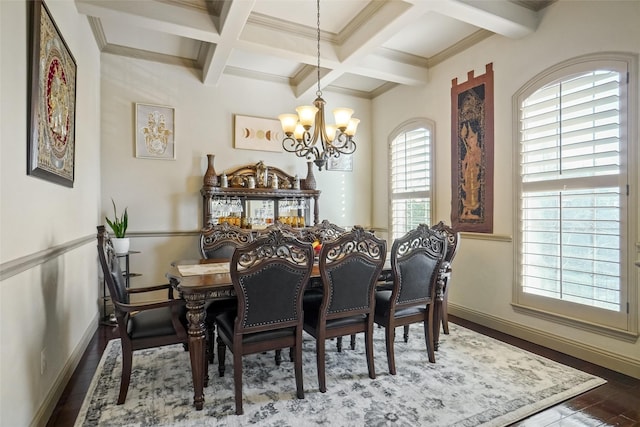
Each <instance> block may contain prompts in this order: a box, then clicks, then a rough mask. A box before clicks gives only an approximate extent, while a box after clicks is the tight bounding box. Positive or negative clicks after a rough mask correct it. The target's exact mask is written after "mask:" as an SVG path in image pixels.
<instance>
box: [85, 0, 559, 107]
mask: <svg viewBox="0 0 640 427" xmlns="http://www.w3.org/2000/svg"><path fill="white" fill-rule="evenodd" d="M552 1H554V0H530V1H529V0H527V1H523V0H385V1H383V0H321V1H320V28H321V44H320V56H321V73H320V74H321V87H322V89H330V90H333V91H342V92H345V93H349V94H352V95H355V96H361V97H365V98H373V97H375V96H377V95H378V94H380V93H383V92H384V91H386V90H388V89H390V88H391V87H394V86H395V85H399V84H400V85H418V84H423V83H425V82H426V81H427V74H428V70H429V68H430V67H432V66H434V65H435V64H438V63H439V62H441V61H443V60H444V59H446V58H448V57H450V56H452V55H455V54H457V53H459V52H461V51H464V50H465V49H467V48H468V47H470V46H472V45H474V44H475V43H478V42H479V41H481V40H483V39H485V38H487V37H489V36H491V35H493V34H498V35H500V36H502V37H508V38H513V39H517V38H520V37H524V36H526V35H528V34H531V33H533V32H534V31H536V28H537V26H538V22H539V19H540V16H539V14H540V10H542V9H543V8H544V7H546V6H547V5H548V4H549V3H551V2H552ZM75 4H76V7H77V9H78V12H79V13H81V14H84V15H86V16H87V19H88V20H89V22H90V24H91V27H92V29H93V33H94V36H95V39H96V42H97V44H98V46H99V48H100V50H101V51H102V52H103V53H106V54H113V55H121V56H126V57H134V58H141V59H145V60H148V61H155V62H161V63H169V64H174V65H177V66H181V67H188V68H190V69H192V70H194V72H195V73H196V74H197V75H198V76H199V77H200V79H201V80H202V83H203V84H204V85H217V84H218V83H219V82H220V80H221V77H222V76H223V75H224V74H233V75H238V76H244V77H248V78H255V79H262V80H271V81H279V82H284V83H286V84H288V85H289V86H290V87H291V90H292V92H293V93H294V95H295V96H296V97H303V96H312V95H313V94H314V93H315V91H316V88H317V87H316V86H317V60H318V58H317V39H316V37H317V30H316V25H317V18H318V15H317V11H316V1H314V0H76V1H75Z"/></svg>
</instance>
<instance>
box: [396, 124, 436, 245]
mask: <svg viewBox="0 0 640 427" xmlns="http://www.w3.org/2000/svg"><path fill="white" fill-rule="evenodd" d="M391 204H392V206H391V212H392V230H393V238H394V239H395V238H397V237H400V236H402V235H404V234H405V233H407V232H408V231H410V230H412V229H414V228H416V227H417V226H418V224H421V223H426V224H430V222H431V217H430V216H431V215H430V212H431V132H430V131H429V129H426V128H424V127H420V128H417V129H414V130H410V131H408V132H405V133H402V134H400V135H399V136H398V137H396V138H395V139H394V140H393V142H392V143H391Z"/></svg>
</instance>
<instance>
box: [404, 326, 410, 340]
mask: <svg viewBox="0 0 640 427" xmlns="http://www.w3.org/2000/svg"><path fill="white" fill-rule="evenodd" d="M403 337H404V342H409V325H404V335H403Z"/></svg>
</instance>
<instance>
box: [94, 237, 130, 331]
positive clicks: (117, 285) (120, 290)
mask: <svg viewBox="0 0 640 427" xmlns="http://www.w3.org/2000/svg"><path fill="white" fill-rule="evenodd" d="M97 228H98V236H97V237H98V258H99V259H100V265H101V266H102V274H103V276H104V281H105V282H106V283H107V288H108V289H109V295H110V296H111V301H112V302H113V306H114V310H115V313H116V318H117V319H118V322H120V317H121V316H120V315H119V314H122V312H121V311H120V310H119V304H129V293H128V292H127V287H126V283H125V278H124V276H123V274H122V269H121V268H120V262H119V260H118V256H117V255H116V252H115V250H114V249H113V243H112V242H111V238H110V237H109V233H108V232H107V230H106V228H105V226H104V225H99V226H98V227H97ZM122 315H124V314H122Z"/></svg>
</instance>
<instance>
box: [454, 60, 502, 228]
mask: <svg viewBox="0 0 640 427" xmlns="http://www.w3.org/2000/svg"><path fill="white" fill-rule="evenodd" d="M485 68H486V72H485V74H483V75H481V76H478V77H474V73H473V71H469V72H468V73H467V81H466V82H465V83H461V84H458V79H453V80H452V81H451V186H452V188H451V196H452V199H451V223H452V226H453V228H454V229H455V230H456V231H470V232H476V233H493V64H487V65H486V67H485Z"/></svg>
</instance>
